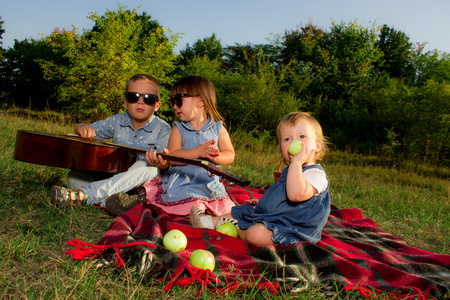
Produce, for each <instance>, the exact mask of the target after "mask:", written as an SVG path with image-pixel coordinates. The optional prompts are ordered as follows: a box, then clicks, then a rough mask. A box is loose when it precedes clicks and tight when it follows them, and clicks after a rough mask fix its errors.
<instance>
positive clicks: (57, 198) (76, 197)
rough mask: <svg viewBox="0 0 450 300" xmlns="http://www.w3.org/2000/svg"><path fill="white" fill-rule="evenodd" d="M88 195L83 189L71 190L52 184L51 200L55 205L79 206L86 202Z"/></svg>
mask: <svg viewBox="0 0 450 300" xmlns="http://www.w3.org/2000/svg"><path fill="white" fill-rule="evenodd" d="M87 198H88V195H87V194H86V193H85V192H84V191H83V190H71V189H68V188H65V187H62V186H57V185H54V186H52V193H51V200H52V203H53V204H54V205H56V206H68V207H70V206H81V205H84V204H86V200H87Z"/></svg>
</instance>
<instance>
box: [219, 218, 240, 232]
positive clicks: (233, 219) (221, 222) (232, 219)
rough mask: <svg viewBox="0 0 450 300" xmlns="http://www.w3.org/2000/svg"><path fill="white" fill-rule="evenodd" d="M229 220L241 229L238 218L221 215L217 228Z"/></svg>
mask: <svg viewBox="0 0 450 300" xmlns="http://www.w3.org/2000/svg"><path fill="white" fill-rule="evenodd" d="M227 222H230V223H231V224H233V225H234V226H236V229H240V227H239V225H238V220H236V219H235V218H231V217H220V218H219V219H218V220H217V222H216V228H217V227H219V226H220V225H222V224H224V223H227Z"/></svg>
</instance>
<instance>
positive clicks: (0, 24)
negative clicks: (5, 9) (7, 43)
mask: <svg viewBox="0 0 450 300" xmlns="http://www.w3.org/2000/svg"><path fill="white" fill-rule="evenodd" d="M3 23H4V22H3V21H2V17H0V59H2V57H3V34H4V33H5V30H4V29H3Z"/></svg>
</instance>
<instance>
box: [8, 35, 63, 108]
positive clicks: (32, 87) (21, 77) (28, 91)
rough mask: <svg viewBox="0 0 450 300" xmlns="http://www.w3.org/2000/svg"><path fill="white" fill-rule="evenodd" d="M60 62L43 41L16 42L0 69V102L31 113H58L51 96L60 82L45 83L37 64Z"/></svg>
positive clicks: (26, 40)
mask: <svg viewBox="0 0 450 300" xmlns="http://www.w3.org/2000/svg"><path fill="white" fill-rule="evenodd" d="M41 59H46V60H49V61H55V62H56V61H60V59H61V56H60V55H58V54H57V53H55V52H53V49H52V47H51V45H50V44H49V43H48V42H47V41H45V40H34V39H30V40H28V39H25V40H23V41H20V42H19V41H17V40H16V41H15V42H14V46H13V47H12V48H10V49H7V50H6V51H5V53H4V58H3V62H2V64H1V65H0V89H1V91H2V94H1V101H2V102H3V103H4V104H6V105H7V106H12V105H16V106H19V107H28V108H32V109H38V110H41V109H57V108H58V106H57V105H58V104H57V103H56V100H55V98H53V97H52V96H53V95H54V94H55V92H56V87H57V85H58V84H59V82H49V81H46V80H45V79H44V76H43V72H42V69H41V67H40V65H39V60H41Z"/></svg>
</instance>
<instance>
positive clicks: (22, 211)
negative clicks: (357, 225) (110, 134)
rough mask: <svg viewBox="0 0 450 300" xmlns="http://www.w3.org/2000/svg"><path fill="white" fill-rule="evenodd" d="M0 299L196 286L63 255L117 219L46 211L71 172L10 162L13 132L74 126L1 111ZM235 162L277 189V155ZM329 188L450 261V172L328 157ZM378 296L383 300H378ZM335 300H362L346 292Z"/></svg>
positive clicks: (261, 146) (192, 290) (262, 148)
mask: <svg viewBox="0 0 450 300" xmlns="http://www.w3.org/2000/svg"><path fill="white" fill-rule="evenodd" d="M0 116H1V117H0V174H1V176H0V178H1V179H0V216H1V217H0V238H1V241H2V243H0V279H1V281H0V298H2V299H148V298H158V299H179V298H183V299H194V298H195V299H198V298H199V297H196V292H197V290H198V288H199V286H198V285H196V284H193V285H191V286H189V287H186V288H180V287H174V288H173V289H172V290H171V291H169V292H168V293H165V292H164V291H163V286H164V285H163V284H161V283H157V284H156V285H153V286H151V283H146V284H143V283H139V282H135V281H134V280H133V278H132V277H131V276H130V275H129V274H128V273H127V272H126V271H125V272H124V273H121V274H117V273H113V272H111V270H105V269H97V268H96V264H97V262H96V261H95V260H94V261H74V260H73V259H71V258H69V257H67V256H65V255H63V254H64V252H65V251H66V250H68V249H69V247H68V246H67V244H66V242H67V241H68V240H71V239H74V238H77V239H79V240H82V241H85V242H91V243H96V242H98V241H99V239H100V238H101V236H102V235H103V233H104V232H105V230H106V229H107V228H108V226H109V224H110V223H111V221H112V220H113V217H112V216H110V215H108V214H107V213H105V212H103V211H101V210H97V209H95V208H92V207H80V208H71V209H60V208H56V207H54V206H52V205H51V204H50V197H49V196H50V188H51V186H52V185H54V184H60V185H65V184H66V174H67V170H64V169H60V168H53V167H47V166H41V165H35V164H29V163H25V162H20V161H16V160H14V159H13V153H14V144H15V137H16V130H17V129H26V130H33V131H40V132H51V133H71V132H72V131H73V126H74V125H73V124H71V123H70V122H69V121H68V120H66V119H65V118H64V116H62V115H59V114H55V113H33V112H29V111H15V110H14V111H13V110H10V111H0ZM232 139H233V142H234V144H235V148H236V153H237V158H236V161H235V162H234V163H233V164H232V166H230V168H229V170H230V171H231V172H233V173H236V174H241V175H243V176H244V177H246V178H248V179H250V180H251V181H252V185H253V186H266V185H269V184H271V183H272V182H273V172H274V171H275V170H276V169H277V168H278V163H279V159H280V154H279V153H278V150H277V147H276V145H274V144H270V143H261V142H259V141H257V140H255V139H254V138H251V137H248V136H247V135H246V134H244V133H235V134H233V135H232ZM321 164H322V165H323V166H324V168H325V169H326V171H327V174H328V176H329V179H330V182H331V185H330V193H331V199H332V204H334V205H335V206H337V207H338V208H353V207H357V208H359V209H361V210H362V212H363V214H364V216H365V217H367V218H372V219H373V220H374V221H375V223H376V224H377V225H378V226H379V227H380V228H382V229H384V230H386V231H388V232H390V233H392V234H395V235H398V236H400V237H402V238H403V239H404V240H405V241H406V242H407V243H408V244H410V245H411V246H414V247H418V248H422V249H426V250H429V251H433V252H437V253H441V254H450V238H449V237H450V214H449V211H450V201H449V198H450V197H449V196H450V186H449V178H450V170H448V169H443V168H436V167H432V166H426V165H420V164H414V163H413V162H404V163H401V164H399V163H398V162H394V161H389V160H386V159H380V158H377V157H368V156H362V155H358V154H354V153H353V154H350V153H343V152H337V151H334V152H331V153H329V154H328V156H327V157H326V158H325V160H324V161H323V162H322V163H321ZM213 297H214V298H217V299H251V298H262V299H312V298H314V299H329V297H327V296H325V295H323V291H320V290H314V289H309V290H306V291H304V292H302V293H301V294H299V295H291V294H286V293H284V294H283V293H281V294H277V295H271V294H268V293H267V292H265V291H248V292H247V291H245V292H244V293H243V294H232V295H224V296H218V295H213V294H211V292H209V291H206V292H204V293H203V294H202V296H201V297H200V298H201V299H210V298H213ZM381 298H382V297H380V299H381ZM333 299H359V296H358V295H357V294H355V293H352V292H345V293H344V292H341V291H339V292H338V293H337V294H335V295H334V296H333Z"/></svg>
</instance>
